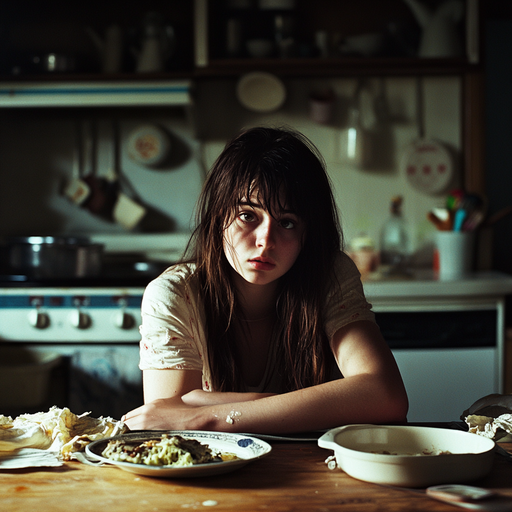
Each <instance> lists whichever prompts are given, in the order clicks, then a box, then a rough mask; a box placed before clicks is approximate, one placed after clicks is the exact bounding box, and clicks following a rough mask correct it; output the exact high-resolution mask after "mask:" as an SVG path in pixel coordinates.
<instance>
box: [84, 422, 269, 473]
mask: <svg viewBox="0 0 512 512" xmlns="http://www.w3.org/2000/svg"><path fill="white" fill-rule="evenodd" d="M162 434H167V435H169V436H174V435H178V436H182V437H184V438H187V439H195V440H196V441H199V442H200V443H203V444H207V445H208V446H209V447H210V448H211V449H212V450H213V451H219V452H224V453H233V454H235V455H236V456H237V457H238V458H237V459H234V460H229V461H223V462H209V463H207V464H194V465H193V466H184V467H176V466H148V465H146V464H133V463H131V462H121V461H115V460H111V459H107V458H106V457H103V456H102V455H101V453H102V452H103V450H104V449H105V447H106V446H107V444H108V443H109V442H110V441H117V440H119V441H126V442H130V443H143V442H144V441H148V440H150V439H161V437H162ZM271 450H272V447H271V446H270V445H269V444H268V443H267V442H265V441H262V440H261V439H257V438H255V437H251V436H247V435H244V434H230V433H227V432H207V431H201V430H169V431H165V432H163V431H158V432H155V431H137V432H129V433H127V434H122V435H119V436H114V437H109V438H106V439H100V440H98V441H94V442H93V443H91V444H89V445H87V446H86V448H85V452H86V454H87V455H88V456H89V457H91V458H93V459H95V460H98V461H101V462H104V463H107V464H113V465H114V466H117V467H119V468H121V469H123V470H125V471H128V472H130V473H135V474H137V475H142V476H153V477H162V478H188V477H198V476H208V475H218V474H222V473H228V472H230V471H234V470H235V469H239V468H241V467H243V466H245V465H246V464H248V463H249V462H252V461H254V460H256V459H259V458H261V457H264V456H265V455H268V454H269V453H270V451H271Z"/></svg>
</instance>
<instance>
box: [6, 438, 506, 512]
mask: <svg viewBox="0 0 512 512" xmlns="http://www.w3.org/2000/svg"><path fill="white" fill-rule="evenodd" d="M272 446H273V449H272V452H271V453H270V454H269V455H267V456H266V457H264V458H262V459H259V460H255V461H252V462H251V463H249V464H248V465H246V466H244V467H242V468H240V469H238V470H236V471H234V472H232V473H228V474H224V475H216V476H210V477H206V478H205V477H198V478H187V479H174V480H171V479H163V478H162V479H160V478H151V477H144V476H138V475H135V474H132V473H128V472H126V471H123V470H121V469H119V468H116V467H113V466H98V467H93V466H89V465H86V464H82V463H80V462H75V461H72V462H67V463H65V465H64V466H62V467H58V468H46V469H23V470H22V469H18V470H11V471H5V470H2V471H0V509H1V510H2V511H9V512H11V511H24V512H25V511H29V510H31V511H46V510H51V511H52V512H59V511H66V512H69V511H73V512H76V511H85V510H88V511H96V512H105V511H106V512H117V511H122V512H127V511H128V512H130V511H160V510H161V511H163V510H166V511H169V510H208V509H211V510H214V511H220V510H232V511H236V512H240V511H244V512H246V511H256V510H258V511H262V510H267V511H272V512H280V511H292V510H293V511H301V510H304V511H306V510H307V511H308V512H309V511H313V510H316V511H322V512H328V511H340V510H349V511H364V512H367V511H377V510H378V511H393V512H398V511H404V512H405V511H407V512H411V511H415V510H418V511H420V510H421V511H430V510H434V511H455V510H457V509H458V510H464V509H462V508H458V507H454V506H453V505H450V504H445V503H442V502H440V501H436V500H434V499H431V498H429V497H427V496H426V495H425V494H424V492H423V491H424V490H423V489H419V490H401V489H395V488H389V487H385V486H380V485H376V484H371V483H367V482H362V481H359V480H356V479H354V478H351V477H350V476H348V475H347V474H345V473H343V472H342V471H341V470H340V469H334V470H330V469H329V468H328V467H327V464H326V463H325V459H326V458H327V457H328V456H329V455H331V454H332V452H331V451H329V450H324V449H322V448H319V447H318V446H317V445H316V443H314V442H280V443H273V445H272ZM501 446H503V447H504V448H505V449H507V450H508V451H512V443H509V444H502V445H501ZM473 485H478V486H481V487H485V488H489V489H493V490H495V491H497V492H499V493H501V494H503V495H506V496H508V497H510V498H511V499H512V463H511V462H509V461H508V460H507V459H505V458H504V457H501V456H499V455H496V456H495V462H494V466H493V469H492V472H491V473H490V474H489V475H488V476H487V477H485V478H484V479H482V480H479V481H477V482H473ZM418 491H419V492H418Z"/></svg>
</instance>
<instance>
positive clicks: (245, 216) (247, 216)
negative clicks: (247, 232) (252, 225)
mask: <svg viewBox="0 0 512 512" xmlns="http://www.w3.org/2000/svg"><path fill="white" fill-rule="evenodd" d="M238 218H239V219H240V220H241V221H242V222H252V221H253V220H254V218H255V217H254V214H253V213H251V212H242V213H240V214H239V215H238Z"/></svg>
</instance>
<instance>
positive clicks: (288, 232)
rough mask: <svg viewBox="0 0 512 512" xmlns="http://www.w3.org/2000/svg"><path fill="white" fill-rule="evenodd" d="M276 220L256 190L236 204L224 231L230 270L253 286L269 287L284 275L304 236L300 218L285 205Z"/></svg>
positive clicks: (225, 250) (293, 259) (290, 265)
mask: <svg viewBox="0 0 512 512" xmlns="http://www.w3.org/2000/svg"><path fill="white" fill-rule="evenodd" d="M275 215H276V217H275V218H274V217H272V216H271V215H270V213H269V212H268V211H267V210H266V209H264V208H263V206H262V205H261V204H260V203H259V201H258V194H257V191H254V192H253V194H252V195H251V197H250V198H249V199H248V200H245V199H244V200H243V201H242V202H241V203H240V204H239V205H238V210H237V212H236V215H235V218H234V220H233V221H232V222H231V223H230V224H229V225H228V226H227V227H226V228H225V229H224V252H225V254H226V258H227V260H228V261H229V263H230V265H231V266H232V267H233V269H234V270H235V271H236V272H237V273H238V274H239V275H240V276H241V277H242V278H243V279H245V280H246V281H248V282H249V283H253V284H261V285H264V284H269V283H271V282H274V281H277V280H278V279H279V278H280V277H281V276H283V275H284V274H286V272H288V270H290V268H291V267H292V266H293V264H294V263H295V260H296V259H297V257H298V255H299V253H300V251H301V248H302V243H303V239H304V235H305V226H304V223H303V222H302V221H301V220H300V218H299V217H298V216H297V215H296V214H294V213H293V212H291V211H288V210H287V209H286V206H285V207H284V208H283V209H282V210H279V209H277V208H276V213H275Z"/></svg>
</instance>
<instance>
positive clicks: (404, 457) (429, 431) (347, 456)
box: [318, 425, 495, 487]
mask: <svg viewBox="0 0 512 512" xmlns="http://www.w3.org/2000/svg"><path fill="white" fill-rule="evenodd" d="M318 446H320V447H321V448H326V449H330V450H334V454H335V457H336V463H337V465H338V467H339V468H341V469H342V470H343V471H345V472H346V473H347V474H349V475H350V476H352V477H354V478H357V479H359V480H364V481H366V482H373V483H378V484H386V485H399V486H403V487H427V486H431V485H437V484H448V483H455V482H456V483H463V482H467V481H471V480H476V479H478V478H481V477H484V476H485V475H487V473H489V471H490V470H491V467H492V463H493V459H494V448H495V443H494V441H493V440H492V439H488V438H485V437H481V436H478V435H476V434H470V433H469V432H462V431H459V430H449V429H443V428H432V427H411V426H385V425H348V426H344V427H338V428H335V429H333V430H329V431H328V432H326V433H325V434H324V435H323V436H322V437H320V439H319V440H318ZM424 450H427V451H432V452H434V453H438V452H449V453H441V454H439V455H437V454H432V455H423V452H424Z"/></svg>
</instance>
